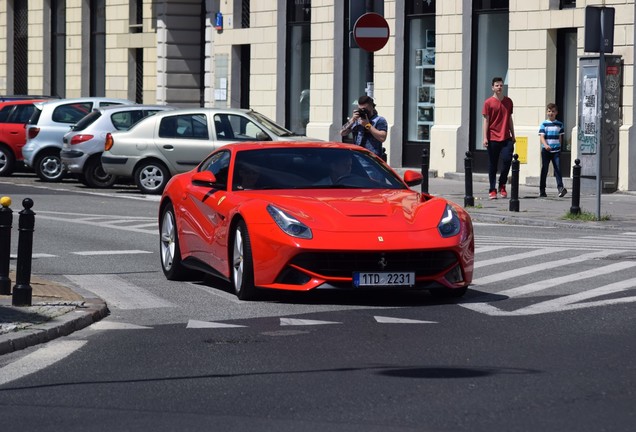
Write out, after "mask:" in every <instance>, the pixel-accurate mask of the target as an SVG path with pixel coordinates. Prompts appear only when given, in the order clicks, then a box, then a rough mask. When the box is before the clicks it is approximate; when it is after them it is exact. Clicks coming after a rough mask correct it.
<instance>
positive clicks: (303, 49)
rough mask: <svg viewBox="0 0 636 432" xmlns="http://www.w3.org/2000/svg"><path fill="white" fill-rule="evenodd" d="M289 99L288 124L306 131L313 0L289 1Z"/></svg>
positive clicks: (293, 128) (287, 74)
mask: <svg viewBox="0 0 636 432" xmlns="http://www.w3.org/2000/svg"><path fill="white" fill-rule="evenodd" d="M286 57H287V70H286V76H287V79H286V82H287V91H286V92H285V94H286V98H287V103H286V104H285V106H286V113H285V126H287V127H288V128H289V129H290V130H292V131H293V132H294V133H296V134H298V135H305V134H306V131H307V123H309V77H310V63H311V0H300V1H298V0H289V1H288V2H287V54H286Z"/></svg>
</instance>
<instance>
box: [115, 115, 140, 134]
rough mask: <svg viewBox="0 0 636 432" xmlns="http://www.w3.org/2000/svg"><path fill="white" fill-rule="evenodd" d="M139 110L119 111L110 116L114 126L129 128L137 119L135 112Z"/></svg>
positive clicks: (118, 128)
mask: <svg viewBox="0 0 636 432" xmlns="http://www.w3.org/2000/svg"><path fill="white" fill-rule="evenodd" d="M138 112H139V111H135V112H130V111H128V112H118V113H115V114H113V115H112V116H110V121H111V122H112V123H113V126H114V127H115V129H117V130H128V128H130V126H131V125H132V124H133V122H134V121H135V120H134V118H135V116H134V114H137V113H138Z"/></svg>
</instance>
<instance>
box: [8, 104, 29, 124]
mask: <svg viewBox="0 0 636 432" xmlns="http://www.w3.org/2000/svg"><path fill="white" fill-rule="evenodd" d="M33 110H35V107H34V106H33V105H31V104H24V105H16V106H15V110H14V111H13V112H12V113H11V115H10V116H9V118H8V120H7V123H26V122H28V121H29V118H31V114H33Z"/></svg>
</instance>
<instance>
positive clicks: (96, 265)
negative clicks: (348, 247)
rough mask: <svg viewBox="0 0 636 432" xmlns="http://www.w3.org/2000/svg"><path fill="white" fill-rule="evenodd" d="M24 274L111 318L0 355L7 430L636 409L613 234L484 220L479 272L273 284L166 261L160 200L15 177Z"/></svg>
mask: <svg viewBox="0 0 636 432" xmlns="http://www.w3.org/2000/svg"><path fill="white" fill-rule="evenodd" d="M0 191H1V192H0V195H9V196H11V197H12V198H13V202H14V205H13V208H14V210H16V209H19V205H17V204H18V203H19V202H20V201H21V199H22V198H23V197H26V196H29V197H31V198H32V199H33V200H34V202H35V205H34V208H33V210H34V211H35V212H36V213H37V215H36V232H35V236H34V238H35V243H34V254H35V257H36V258H35V259H34V261H33V272H34V274H37V275H38V276H42V277H48V278H51V279H53V280H56V281H59V282H62V283H65V284H69V285H71V286H73V287H74V288H75V289H78V290H79V291H81V290H87V291H90V292H92V293H95V294H98V295H100V296H101V297H102V298H104V299H106V300H107V302H108V303H109V307H110V310H111V315H110V316H109V317H107V318H106V319H104V320H103V321H101V322H99V323H97V324H94V325H93V326H91V327H89V328H87V329H85V330H82V331H80V332H76V333H74V334H72V335H71V336H69V337H65V338H61V339H58V340H55V341H52V342H50V343H48V344H47V345H46V346H39V347H33V348H30V349H27V350H24V351H19V352H15V353H11V354H7V355H4V356H1V357H0V418H2V422H3V424H5V425H7V426H10V429H11V430H25V431H26V430H29V431H45V430H56V431H57V430H84V429H86V428H90V429H91V430H121V431H125V430H157V431H163V430H165V431H171V430H182V431H189V430H193V431H194V430H197V431H198V430H210V429H214V430H237V431H251V430H254V431H256V430H259V431H262V430H278V431H291V430H294V431H297V430H303V431H314V430H316V431H318V430H320V431H324V430H333V431H375V430H377V431H392V430H399V431H407V430H418V431H422V430H427V431H428V430H433V431H438V430H453V431H457V430H466V431H482V430H483V431H486V430H488V431H491V430H510V431H515V430H519V431H526V430H546V431H557V430H558V431H563V430H577V431H599V430H611V431H623V430H625V431H627V430H633V425H634V421H635V420H636V408H634V407H635V406H636V403H635V402H636V394H635V390H634V387H635V384H636V366H635V365H634V361H633V360H634V355H633V353H634V352H636V346H635V345H636V337H635V336H636V320H635V319H634V317H635V316H636V314H635V313H634V312H635V310H636V307H635V306H634V302H635V301H636V297H635V296H634V287H636V283H635V282H634V280H635V279H636V270H635V268H636V259H635V257H636V245H632V244H633V243H634V242H633V237H629V235H627V234H626V233H621V232H611V231H610V232H603V233H601V234H599V233H596V232H592V231H590V232H587V231H585V230H581V229H577V230H564V229H555V228H548V227H545V228H538V227H519V226H501V225H488V224H477V225H476V226H475V231H476V235H477V242H476V244H477V262H478V266H477V268H476V274H475V284H474V285H473V287H472V288H471V289H470V290H469V292H468V294H467V295H466V297H465V298H464V299H462V300H461V301H460V302H459V303H458V304H454V303H449V304H444V303H439V302H436V301H434V300H433V299H432V298H431V297H430V296H429V295H428V294H427V293H390V292H373V293H362V292H353V293H342V292H328V293H313V294H309V295H303V294H294V295H291V294H269V295H267V296H266V297H265V298H264V299H263V300H262V301H259V302H250V303H245V302H239V301H237V300H236V299H235V298H234V296H233V295H232V294H231V293H230V290H229V287H227V286H226V285H225V284H222V283H219V281H216V280H214V279H209V280H206V281H203V282H196V281H195V282H192V283H177V282H169V281H167V280H165V278H164V277H163V274H162V273H161V269H160V266H159V256H158V234H157V231H156V207H157V201H156V199H155V198H152V197H151V198H148V197H144V196H142V195H139V194H138V193H137V192H136V191H135V190H134V189H131V188H118V189H114V190H111V191H106V192H104V191H91V190H89V189H86V188H84V187H83V186H79V185H78V184H77V183H74V182H70V181H67V182H65V183H63V184H55V185H47V184H44V183H40V182H38V181H35V180H33V178H30V177H29V176H28V175H27V176H23V177H18V178H16V179H12V178H9V179H0Z"/></svg>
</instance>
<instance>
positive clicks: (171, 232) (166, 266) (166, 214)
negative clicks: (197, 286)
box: [159, 204, 189, 281]
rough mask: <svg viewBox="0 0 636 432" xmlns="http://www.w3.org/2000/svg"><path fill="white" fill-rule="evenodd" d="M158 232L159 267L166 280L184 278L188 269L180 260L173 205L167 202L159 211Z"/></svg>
mask: <svg viewBox="0 0 636 432" xmlns="http://www.w3.org/2000/svg"><path fill="white" fill-rule="evenodd" d="M159 233H160V238H159V240H160V242H159V243H160V244H159V249H160V253H161V255H160V257H161V269H162V270H163V274H164V275H165V276H166V279H168V280H175V281H182V280H186V279H187V276H188V275H189V271H188V270H187V269H186V268H185V267H184V266H183V263H182V261H181V248H180V247H179V233H178V232H177V223H176V219H175V216H174V207H173V206H172V204H168V205H166V206H165V207H164V209H163V211H162V213H161V226H160V227H159Z"/></svg>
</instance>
